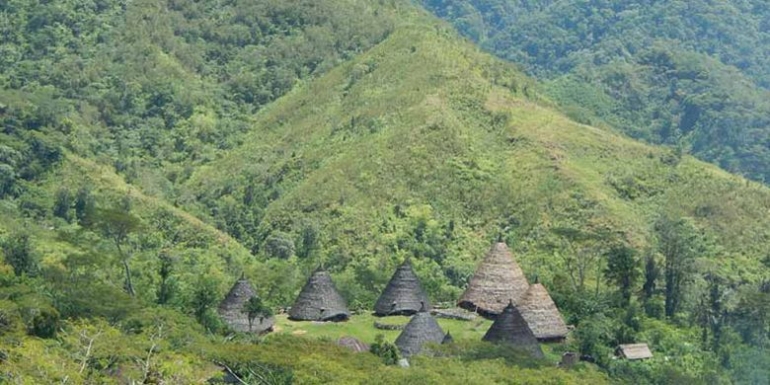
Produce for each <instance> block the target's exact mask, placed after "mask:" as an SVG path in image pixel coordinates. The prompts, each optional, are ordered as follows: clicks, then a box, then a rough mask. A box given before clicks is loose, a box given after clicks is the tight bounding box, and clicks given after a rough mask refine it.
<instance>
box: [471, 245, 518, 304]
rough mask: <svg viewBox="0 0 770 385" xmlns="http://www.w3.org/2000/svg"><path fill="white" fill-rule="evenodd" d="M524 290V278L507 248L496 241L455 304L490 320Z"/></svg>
mask: <svg viewBox="0 0 770 385" xmlns="http://www.w3.org/2000/svg"><path fill="white" fill-rule="evenodd" d="M528 288H529V283H528V282H527V278H526V277H525V276H524V272H522V271H521V268H520V267H519V264H517V263H516V261H515V260H514V259H513V254H511V251H510V250H508V246H506V244H505V243H503V242H498V243H495V244H494V245H492V248H491V249H490V250H489V252H488V253H487V256H486V257H485V258H484V261H482V262H481V264H480V265H479V267H478V268H477V269H476V273H475V274H474V275H473V277H472V278H471V281H470V282H469V283H468V288H467V289H465V293H463V295H462V297H461V298H460V301H459V302H458V303H457V305H458V306H460V307H461V308H463V309H466V310H470V311H475V312H478V313H479V314H480V315H481V316H483V317H486V318H489V319H494V318H495V316H496V315H497V314H499V313H500V312H501V311H502V310H503V309H504V308H505V305H506V304H507V303H508V301H510V300H511V299H512V300H513V301H514V303H516V302H517V301H518V300H519V298H521V296H523V295H524V293H525V292H526V291H527V289H528Z"/></svg>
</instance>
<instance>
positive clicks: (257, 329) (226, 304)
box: [217, 277, 275, 334]
mask: <svg viewBox="0 0 770 385" xmlns="http://www.w3.org/2000/svg"><path fill="white" fill-rule="evenodd" d="M252 297H257V292H256V291H254V288H253V287H252V286H251V284H250V283H249V281H248V280H247V279H246V278H244V277H241V279H239V280H238V281H236V282H235V284H234V285H233V287H232V288H231V289H230V291H229V292H228V293H227V295H226V296H225V299H224V300H222V302H221V303H220V304H219V308H218V309H217V312H218V313H219V316H220V317H221V318H222V320H223V321H224V322H225V323H226V324H227V325H228V326H229V327H230V328H231V329H233V330H235V331H237V332H242V333H256V334H262V333H267V332H270V331H272V330H273V325H275V318H273V317H272V316H267V315H265V316H257V317H255V318H254V319H253V320H251V322H249V316H248V314H247V313H246V303H248V302H249V299H251V298H252Z"/></svg>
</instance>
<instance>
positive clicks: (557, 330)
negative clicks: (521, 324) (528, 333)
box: [517, 283, 569, 341]
mask: <svg viewBox="0 0 770 385" xmlns="http://www.w3.org/2000/svg"><path fill="white" fill-rule="evenodd" d="M517 306H518V308H519V311H520V312H521V315H522V316H523V317H524V320H526V321H527V324H528V325H529V327H530V328H531V329H532V332H533V333H535V337H537V338H538V339H539V340H544V341H552V340H561V339H564V338H565V337H566V336H567V333H568V331H569V330H568V329H567V325H566V324H565V323H564V320H563V319H562V316H561V313H559V309H558V308H557V307H556V303H554V302H553V299H552V298H551V296H550V295H549V294H548V290H546V288H545V286H543V285H542V284H540V283H535V284H532V286H530V287H529V290H527V292H526V293H525V294H524V296H523V297H521V299H520V300H519V303H518V304H517Z"/></svg>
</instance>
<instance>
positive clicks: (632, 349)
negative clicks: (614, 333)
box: [615, 344, 652, 360]
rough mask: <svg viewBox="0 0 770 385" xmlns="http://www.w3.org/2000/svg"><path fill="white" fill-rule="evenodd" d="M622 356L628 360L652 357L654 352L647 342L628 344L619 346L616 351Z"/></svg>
mask: <svg viewBox="0 0 770 385" xmlns="http://www.w3.org/2000/svg"><path fill="white" fill-rule="evenodd" d="M615 353H616V354H617V355H618V356H620V357H621V358H625V359H627V360H643V359H645V358H652V352H651V351H650V347H649V346H647V344H626V345H620V346H618V349H617V350H616V352H615Z"/></svg>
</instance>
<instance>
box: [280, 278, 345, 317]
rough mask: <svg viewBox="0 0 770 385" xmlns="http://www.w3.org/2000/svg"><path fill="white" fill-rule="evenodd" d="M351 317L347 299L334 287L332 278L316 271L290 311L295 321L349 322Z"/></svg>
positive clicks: (290, 315)
mask: <svg viewBox="0 0 770 385" xmlns="http://www.w3.org/2000/svg"><path fill="white" fill-rule="evenodd" d="M349 317H350V312H349V311H348V307H347V304H346V303H345V299H344V298H342V296H341V295H340V293H338V292H337V288H335V287H334V282H332V277H331V276H330V275H329V273H327V272H326V271H324V270H322V269H318V270H316V271H315V272H314V273H313V274H312V275H311V276H310V278H309V279H308V280H307V283H305V286H304V287H303V288H302V291H301V292H300V293H299V296H297V300H296V301H294V305H292V306H291V309H290V310H289V319H290V320H294V321H335V322H336V321H347V319H348V318H349Z"/></svg>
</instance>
